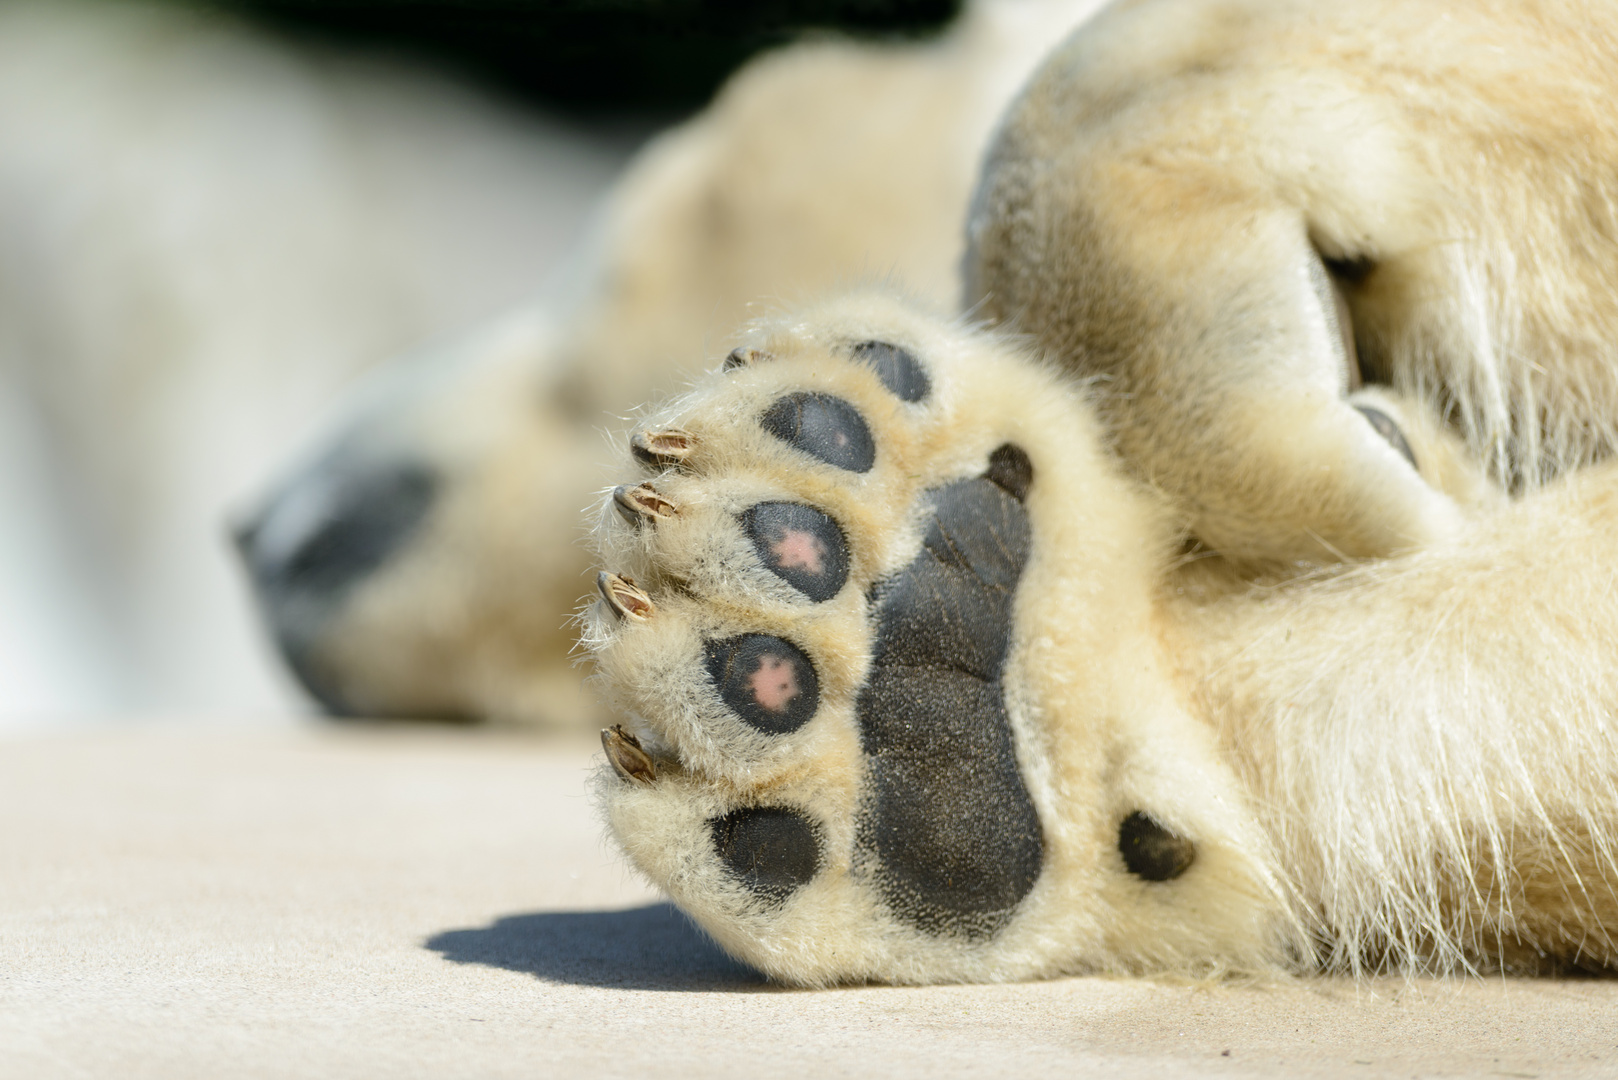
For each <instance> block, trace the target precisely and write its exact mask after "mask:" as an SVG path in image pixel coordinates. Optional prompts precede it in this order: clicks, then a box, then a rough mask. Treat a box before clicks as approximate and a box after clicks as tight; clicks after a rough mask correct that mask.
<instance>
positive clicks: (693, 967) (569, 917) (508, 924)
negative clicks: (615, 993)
mask: <svg viewBox="0 0 1618 1080" xmlns="http://www.w3.org/2000/svg"><path fill="white" fill-rule="evenodd" d="M426 945H427V948H429V949H432V950H433V951H434V952H437V953H439V954H441V955H442V956H443V957H444V959H446V960H453V961H454V962H455V963H457V964H484V965H486V966H488V967H498V968H505V969H506V970H507V971H521V972H524V973H526V974H529V975H536V976H538V977H539V978H541V979H546V980H549V981H551V982H563V983H573V984H575V985H578V986H609V987H613V988H615V989H625V990H708V991H713V990H751V989H757V988H759V987H762V986H764V985H766V983H765V981H764V977H763V976H762V975H759V974H758V973H757V972H755V971H753V970H752V969H751V968H749V967H747V966H745V965H743V964H740V963H737V962H736V961H735V960H732V959H730V957H728V956H726V955H725V954H724V953H723V952H720V951H719V947H718V946H717V945H715V944H714V943H713V942H711V941H709V940H708V939H707V938H706V937H704V936H703V934H702V932H701V931H700V930H698V929H697V928H696V927H695V926H692V925H691V923H690V922H689V921H687V919H686V917H685V916H684V915H681V914H680V913H679V911H678V910H676V909H675V907H674V905H672V904H651V905H648V906H646V907H639V908H631V909H629V910H628V911H540V912H535V913H533V914H530V915H507V916H505V917H504V918H500V919H496V920H495V921H494V922H493V923H491V924H490V925H488V926H485V927H481V928H479V929H475V930H445V931H443V932H442V933H439V934H434V935H433V936H432V937H430V938H428V939H427V942H426Z"/></svg>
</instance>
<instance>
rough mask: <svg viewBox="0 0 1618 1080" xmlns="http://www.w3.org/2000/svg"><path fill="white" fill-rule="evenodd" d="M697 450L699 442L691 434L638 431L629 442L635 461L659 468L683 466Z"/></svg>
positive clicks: (672, 430) (671, 431)
mask: <svg viewBox="0 0 1618 1080" xmlns="http://www.w3.org/2000/svg"><path fill="white" fill-rule="evenodd" d="M696 448H697V440H696V439H694V438H692V436H691V434H690V433H689V432H685V431H679V430H677V429H670V430H668V431H637V432H635V434H634V435H633V436H632V437H631V438H630V440H629V452H630V453H631V454H633V455H635V460H637V461H639V462H641V463H642V464H645V465H651V466H654V467H657V468H668V467H669V466H672V465H682V464H684V463H685V459H686V458H688V457H690V456H691V452H692V451H693V450H695V449H696Z"/></svg>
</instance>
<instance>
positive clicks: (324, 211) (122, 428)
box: [0, 0, 957, 731]
mask: <svg viewBox="0 0 1618 1080" xmlns="http://www.w3.org/2000/svg"><path fill="white" fill-rule="evenodd" d="M956 7H957V4H956V3H954V2H953V0H766V2H760V3H747V2H735V0H555V2H541V0H533V2H521V0H348V2H340V0H339V2H333V0H217V2H214V3H180V2H166V3H164V2H154V3H123V2H113V0H45V2H27V3H15V2H3V0H0V731H7V730H13V731H14V730H22V729H27V728H39V727H67V726H72V725H75V724H84V723H99V722H105V721H106V720H107V719H108V718H109V717H116V718H134V717H140V716H163V717H175V716H198V717H208V718H210V719H211V720H215V721H217V722H220V723H240V724H277V723H288V722H292V721H291V718H293V717H295V716H296V715H297V714H298V713H300V712H307V711H309V710H310V706H309V705H308V703H307V701H306V699H305V698H304V697H303V695H302V694H301V692H300V691H299V690H298V689H297V688H296V685H295V683H294V682H293V680H291V679H290V678H289V677H288V676H287V675H286V674H285V672H284V671H283V670H282V668H281V666H280V664H279V661H278V660H277V659H276V657H275V656H274V654H273V650H272V649H271V648H270V646H269V644H268V642H267V640H266V638H265V636H264V634H263V632H262V630H261V629H260V628H259V626H258V623H257V621H256V619H255V616H254V615H253V613H252V610H251V605H250V600H249V597H248V591H247V588H246V585H245V582H244V580H243V576H242V574H241V572H240V569H239V568H238V567H237V565H236V564H235V560H234V556H233V553H232V551H231V547H230V541H229V528H228V523H229V522H230V520H231V519H232V516H233V515H239V514H240V513H241V512H242V509H243V507H244V505H245V502H246V500H249V499H251V498H252V497H253V496H254V495H255V494H256V493H257V492H258V491H259V490H260V489H261V488H262V487H263V486H264V484H265V483H266V482H267V481H268V480H269V479H270V478H271V477H272V476H273V475H275V474H276V473H277V472H278V471H280V470H281V469H282V468H284V466H285V464H286V461H287V457H288V455H289V454H291V453H292V452H293V451H294V450H295V449H296V448H297V447H298V446H299V445H300V443H302V442H305V441H306V440H307V439H308V438H309V437H310V436H311V435H312V434H313V433H314V432H316V431H317V430H319V429H321V428H322V427H323V426H326V425H327V424H329V423H330V418H331V416H332V415H333V414H334V412H337V411H340V410H341V408H342V406H341V402H342V400H343V398H344V397H345V395H346V394H347V393H348V392H349V391H350V390H351V388H352V387H353V385H354V384H355V382H356V380H359V379H360V378H361V377H362V376H364V375H365V374H366V373H368V372H371V371H373V370H374V369H378V368H380V367H382V366H384V365H386V364H387V363H388V362H389V361H390V360H393V359H394V358H396V357H400V356H407V355H408V354H410V353H411V352H412V351H416V350H419V349H422V348H427V347H430V346H431V344H432V343H433V342H434V341H435V340H441V339H443V338H445V337H447V336H453V335H454V334H456V333H457V332H459V331H462V330H464V329H465V328H467V327H469V326H471V325H474V324H476V323H477V322H479V321H481V320H483V319H486V318H488V317H490V316H493V315H496V314H498V313H499V312H500V311H501V310H503V309H505V308H507V307H509V306H511V305H513V304H515V303H518V302H521V301H523V300H525V299H526V298H529V297H532V296H534V295H535V294H538V293H542V292H544V291H545V290H546V289H551V288H558V287H561V286H562V285H564V284H565V280H566V275H567V266H568V261H569V259H570V258H572V257H574V253H576V252H577V251H578V250H579V249H580V248H581V246H582V245H586V244H587V243H588V235H589V227H590V221H591V217H592V214H593V212H594V208H595V207H596V205H597V203H598V200H600V199H601V198H602V196H603V194H604V193H605V192H606V191H607V190H608V188H609V187H610V184H611V180H612V178H613V177H614V176H615V175H616V173H617V172H618V171H619V170H620V169H621V168H622V167H623V165H624V163H625V162H626V161H627V160H628V159H629V157H630V156H631V155H633V153H634V152H635V150H636V149H637V148H638V147H639V146H640V145H641V144H642V143H643V142H644V141H645V140H646V139H648V138H649V137H650V136H652V135H653V134H655V133H656V132H657V131H658V130H660V129H661V128H663V127H665V126H667V125H669V124H671V123H675V122H677V121H678V120H679V119H680V118H682V117H683V116H686V115H688V114H689V113H690V112H692V111H694V110H696V109H698V108H700V107H701V106H702V105H703V103H704V102H705V101H707V99H708V98H709V97H710V96H711V95H712V93H713V92H714V90H715V88H716V87H718V86H719V85H720V84H721V83H722V82H723V80H724V78H725V77H726V76H727V75H728V74H729V73H730V72H731V71H732V70H734V69H735V67H736V66H737V65H739V64H740V63H741V62H743V61H744V60H745V59H747V58H748V57H749V56H750V55H752V54H754V53H755V52H757V51H759V50H761V49H766V48H770V47H772V46H774V45H778V44H781V43H784V42H787V41H790V40H793V39H794V38H796V37H799V36H801V35H803V34H805V33H815V32H819V31H827V30H836V31H838V32H843V33H852V34H857V35H862V36H868V37H896V36H910V37H913V36H924V35H928V34H931V33H934V32H936V31H937V30H938V29H939V28H941V27H942V26H943V25H945V24H946V23H947V22H948V20H949V19H950V18H952V17H953V16H954V14H955V11H956Z"/></svg>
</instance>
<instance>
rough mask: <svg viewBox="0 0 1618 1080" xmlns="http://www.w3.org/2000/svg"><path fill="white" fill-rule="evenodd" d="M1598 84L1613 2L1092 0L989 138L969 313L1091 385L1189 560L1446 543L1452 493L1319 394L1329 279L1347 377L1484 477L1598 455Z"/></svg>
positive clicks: (1617, 329) (1608, 273) (1609, 349)
mask: <svg viewBox="0 0 1618 1080" xmlns="http://www.w3.org/2000/svg"><path fill="white" fill-rule="evenodd" d="M1615 72H1618V9H1614V8H1612V7H1611V6H1609V5H1603V4H1588V3H1584V2H1581V0H1533V2H1518V0H1498V2H1485V3H1476V4H1466V5H1459V6H1457V5H1454V4H1449V3H1442V2H1430V0H1373V2H1370V3H1355V4H1338V3H1331V2H1323V0H1142V2H1134V3H1121V4H1117V5H1114V6H1113V7H1111V8H1109V9H1108V10H1106V11H1105V12H1103V13H1102V14H1101V15H1100V16H1098V17H1097V18H1096V19H1094V20H1092V21H1091V22H1090V23H1089V24H1088V25H1086V26H1085V27H1084V28H1083V29H1082V30H1081V31H1080V32H1078V33H1077V34H1075V35H1074V36H1073V37H1072V38H1071V39H1070V40H1069V41H1068V42H1067V43H1066V44H1064V45H1063V46H1062V47H1060V48H1059V49H1057V50H1056V52H1055V53H1053V55H1052V56H1051V57H1050V58H1048V59H1047V60H1046V61H1045V62H1044V63H1043V64H1042V65H1041V67H1040V70H1039V71H1038V73H1037V74H1036V75H1035V77H1034V79H1033V81H1032V82H1031V83H1030V85H1029V86H1028V87H1027V88H1026V89H1025V90H1024V91H1023V92H1022V94H1021V95H1020V96H1019V99H1018V100H1017V102H1016V103H1015V104H1014V105H1013V107H1012V109H1011V110H1010V112H1009V113H1008V115H1007V117H1006V118H1005V120H1004V121H1003V123H1002V125H1001V128H1000V130H999V132H998V134H997V136H996V138H995V140H994V142H993V145H992V149H991V150H990V153H989V158H988V164H987V166H986V171H985V175H984V179H983V182H982V184H981V186H980V188H979V190H978V194H977V196H976V199H975V203H974V208H973V212H972V219H971V224H970V234H971V237H972V242H973V250H972V253H971V255H970V256H969V257H968V261H967V264H968V278H969V280H968V284H967V298H968V301H969V302H971V303H976V304H978V305H979V310H981V311H982V312H983V313H984V314H985V315H987V316H989V317H991V318H992V319H994V320H996V321H1000V322H1003V323H1005V324H1007V325H1010V326H1012V327H1014V328H1015V329H1017V330H1020V331H1022V332H1025V333H1029V334H1031V335H1032V336H1033V337H1034V338H1035V340H1036V341H1038V342H1039V343H1040V345H1041V346H1042V347H1043V348H1044V349H1045V351H1046V352H1047V355H1050V356H1051V357H1053V358H1060V359H1061V360H1062V361H1063V362H1065V363H1067V364H1069V365H1071V366H1072V367H1073V369H1074V370H1076V371H1077V372H1079V373H1082V374H1096V375H1101V376H1104V377H1105V378H1106V379H1107V380H1108V385H1109V389H1110V390H1111V391H1112V393H1111V396H1110V398H1109V400H1108V403H1107V415H1108V422H1109V426H1110V427H1111V428H1112V430H1113V435H1114V438H1115V439H1116V441H1117V446H1118V448H1119V450H1120V451H1121V452H1122V453H1123V455H1124V456H1125V457H1127V458H1128V459H1129V460H1130V461H1131V463H1132V467H1133V468H1134V469H1135V470H1136V471H1137V472H1138V473H1140V474H1141V475H1144V476H1146V477H1149V478H1150V479H1151V480H1152V481H1153V482H1154V483H1156V484H1157V485H1159V486H1161V487H1163V488H1164V489H1166V490H1167V491H1169V492H1171V493H1172V494H1173V495H1174V496H1175V497H1176V498H1177V500H1178V501H1179V502H1180V503H1181V505H1183V506H1184V507H1185V508H1186V510H1187V512H1188V513H1189V515H1190V516H1191V518H1192V520H1193V521H1194V523H1195V526H1196V528H1197V531H1198V533H1199V534H1200V535H1201V536H1202V537H1203V538H1204V539H1205V540H1207V541H1208V542H1210V543H1211V544H1213V545H1214V546H1215V547H1218V548H1220V549H1221V550H1223V551H1226V552H1228V553H1230V554H1231V555H1239V556H1241V557H1243V558H1246V559H1249V560H1265V559H1275V560H1283V561H1285V560H1293V559H1308V560H1313V561H1318V560H1321V559H1328V558H1336V557H1342V556H1364V555H1382V554H1386V553H1388V552H1390V551H1395V550H1400V549H1403V548H1408V547H1412V546H1420V545H1421V544H1424V543H1427V542H1430V541H1434V540H1437V539H1440V538H1442V537H1445V536H1448V535H1451V534H1452V533H1453V532H1454V530H1455V529H1456V528H1458V527H1459V526H1460V524H1461V519H1460V518H1459V517H1458V516H1457V515H1456V514H1455V512H1454V507H1453V505H1452V504H1451V503H1450V502H1449V501H1447V500H1444V499H1442V498H1439V497H1437V496H1435V495H1434V494H1433V493H1432V492H1431V491H1430V489H1428V488H1426V487H1425V486H1424V485H1422V484H1420V483H1418V482H1417V481H1416V479H1415V478H1414V477H1413V475H1412V474H1411V473H1410V472H1409V470H1408V469H1405V468H1403V467H1402V463H1401V462H1400V461H1399V460H1398V459H1397V457H1396V456H1394V455H1391V454H1389V453H1388V452H1387V447H1386V446H1385V445H1384V444H1383V443H1382V442H1381V441H1380V440H1379V439H1377V438H1376V437H1375V436H1374V435H1373V434H1372V433H1371V432H1369V431H1368V430H1367V428H1366V426H1365V425H1364V424H1363V423H1362V422H1361V421H1360V419H1359V417H1358V416H1356V415H1355V413H1354V412H1353V411H1352V410H1351V409H1349V408H1347V407H1345V404H1344V402H1343V400H1342V398H1343V391H1344V389H1345V387H1346V386H1347V385H1348V384H1349V383H1350V382H1351V381H1352V380H1353V379H1355V378H1356V377H1357V375H1358V372H1356V371H1354V370H1353V369H1352V367H1351V366H1350V365H1348V364H1346V363H1345V360H1346V358H1345V356H1344V350H1343V349H1342V347H1341V345H1340V335H1339V334H1338V333H1337V326H1336V325H1335V324H1336V319H1335V315H1334V312H1333V308H1334V304H1333V302H1332V299H1331V291H1332V288H1331V283H1330V282H1329V281H1328V279H1327V275H1326V274H1325V273H1324V272H1323V270H1324V269H1325V268H1335V269H1336V270H1337V271H1338V273H1337V274H1336V277H1337V285H1338V287H1340V288H1341V289H1342V290H1343V292H1344V293H1345V294H1346V299H1347V305H1348V309H1349V311H1350V313H1351V318H1352V324H1353V325H1352V336H1353V338H1354V339H1355V340H1356V341H1357V343H1358V346H1359V359H1360V364H1359V365H1358V366H1359V367H1361V368H1363V369H1364V371H1365V374H1366V375H1367V376H1368V377H1370V378H1373V379H1375V380H1377V381H1381V382H1385V383H1388V384H1391V385H1392V386H1393V387H1395V388H1396V389H1397V390H1399V391H1400V392H1402V393H1405V394H1408V395H1411V396H1415V397H1419V398H1422V399H1424V400H1429V401H1431V402H1433V403H1434V405H1435V406H1436V408H1437V410H1438V414H1439V415H1441V416H1442V417H1443V418H1444V419H1445V421H1446V422H1447V423H1448V424H1449V425H1450V426H1451V427H1453V428H1454V429H1455V430H1456V431H1458V432H1459V433H1460V434H1461V435H1462V436H1463V438H1464V439H1465V441H1466V443H1467V445H1468V447H1469V448H1470V451H1471V453H1472V454H1473V456H1474V457H1476V458H1477V459H1478V460H1479V461H1481V462H1484V463H1485V464H1486V466H1487V471H1488V473H1489V475H1491V476H1492V477H1493V478H1494V479H1495V480H1497V481H1498V482H1499V483H1501V484H1502V485H1503V486H1505V487H1506V488H1508V489H1510V490H1512V491H1517V492H1524V493H1526V492H1532V491H1535V490H1537V489H1538V488H1539V487H1541V486H1542V485H1543V484H1545V483H1546V482H1548V481H1551V480H1554V479H1555V478H1556V477H1558V476H1561V475H1563V474H1565V473H1566V472H1568V471H1569V470H1571V469H1575V468H1578V467H1581V466H1584V465H1587V464H1589V463H1591V462H1594V461H1598V460H1601V459H1604V458H1606V457H1607V456H1609V455H1610V453H1611V451H1612V449H1613V447H1614V445H1615V443H1618V423H1615V421H1614V417H1615V416H1618V295H1615V292H1614V290H1613V288H1612V282H1613V281H1614V280H1615V279H1618V114H1615V112H1614V110H1613V108H1612V101H1613V99H1614V96H1615V94H1618V74H1615ZM1323 260H1324V264H1323ZM1326 475H1329V476H1330V480H1329V482H1322V480H1321V477H1322V476H1326Z"/></svg>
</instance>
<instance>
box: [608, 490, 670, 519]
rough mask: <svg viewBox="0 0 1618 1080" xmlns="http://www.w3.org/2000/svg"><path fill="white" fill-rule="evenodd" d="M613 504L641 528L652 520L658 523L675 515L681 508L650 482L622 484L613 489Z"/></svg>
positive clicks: (625, 517)
mask: <svg viewBox="0 0 1618 1080" xmlns="http://www.w3.org/2000/svg"><path fill="white" fill-rule="evenodd" d="M612 504H613V506H614V507H615V508H616V509H617V511H618V512H619V513H620V514H622V515H623V517H624V520H625V521H627V522H629V523H630V524H631V525H634V526H635V527H637V528H639V527H640V526H641V525H643V524H645V523H646V522H648V521H650V522H651V523H652V524H653V525H656V524H657V523H658V521H659V520H660V519H662V518H669V517H673V516H674V515H675V514H678V513H679V512H680V510H679V508H678V507H677V506H675V505H674V504H673V503H671V502H669V501H668V500H667V499H665V498H663V496H661V495H659V494H658V493H657V492H656V491H655V490H654V489H653V488H652V487H651V485H649V484H637V485H636V486H634V487H630V486H629V485H628V484H622V485H620V486H618V487H617V488H614V489H613V492H612Z"/></svg>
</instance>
